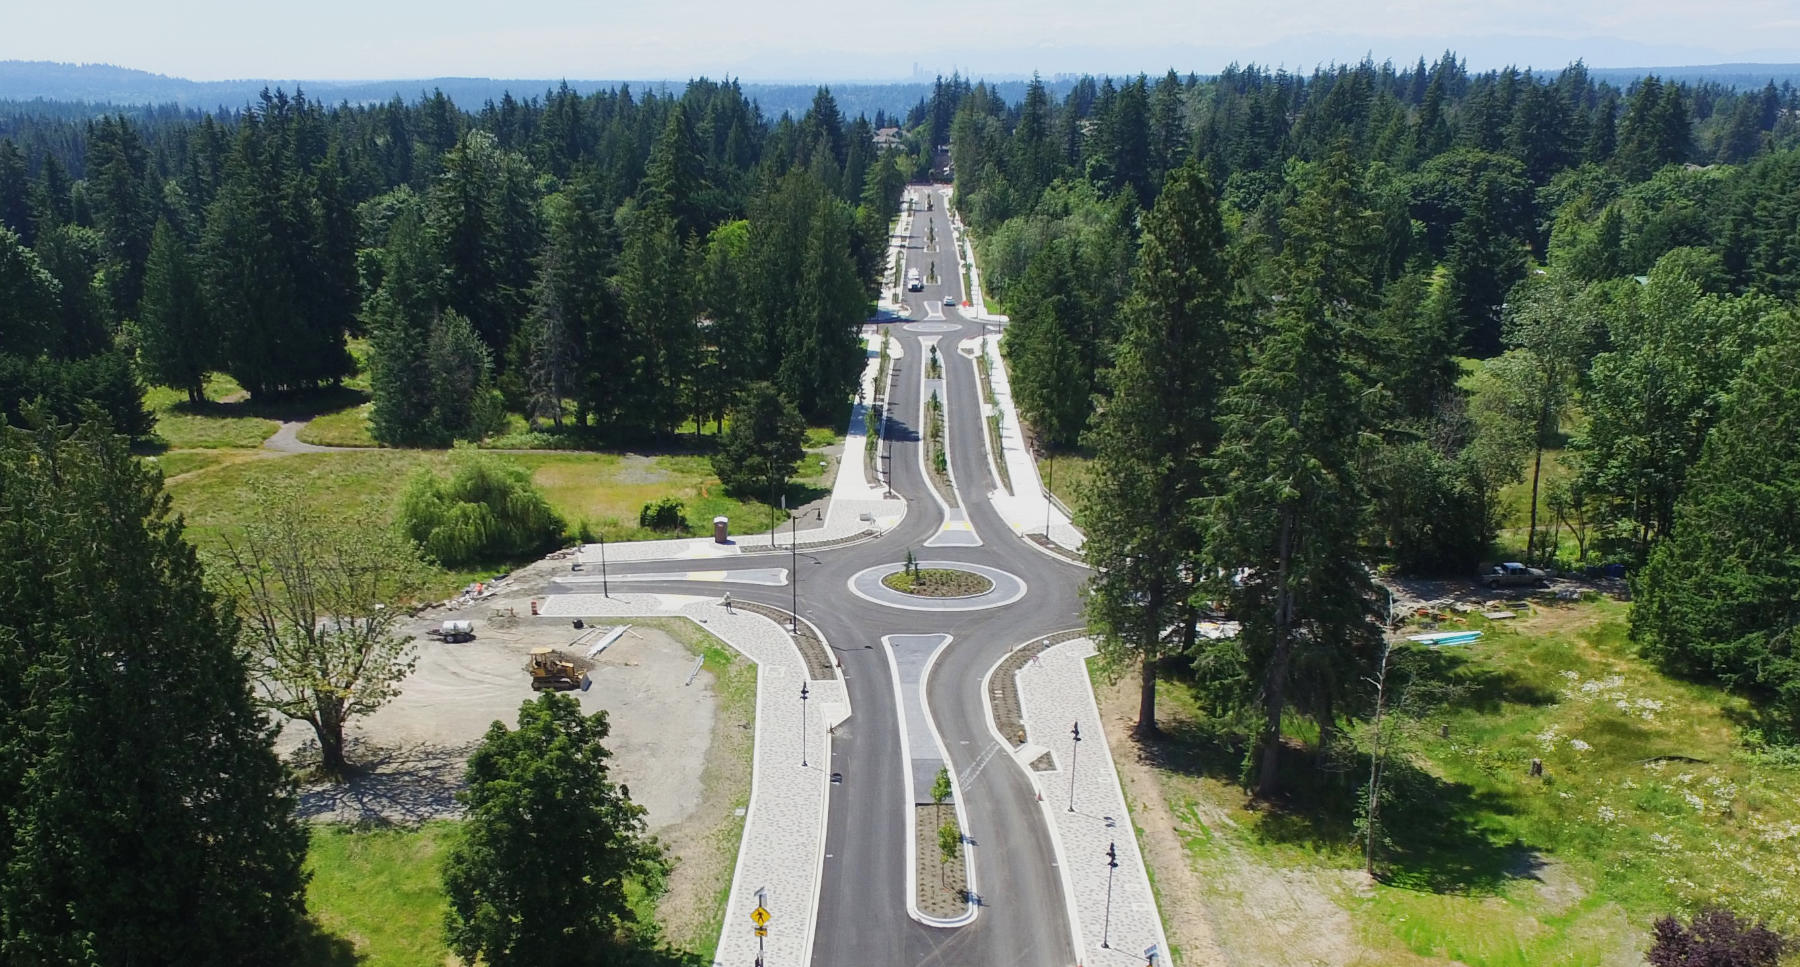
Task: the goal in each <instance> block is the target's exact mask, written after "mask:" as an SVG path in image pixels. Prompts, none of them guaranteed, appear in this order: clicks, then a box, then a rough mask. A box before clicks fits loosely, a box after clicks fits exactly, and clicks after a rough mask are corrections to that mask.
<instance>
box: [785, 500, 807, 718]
mask: <svg viewBox="0 0 1800 967" xmlns="http://www.w3.org/2000/svg"><path fill="white" fill-rule="evenodd" d="M788 560H790V564H788V571H790V574H788V585H790V587H792V589H794V612H792V614H790V616H788V630H790V632H794V634H799V515H797V513H788ZM801 688H803V690H805V688H806V686H805V684H803V686H801Z"/></svg>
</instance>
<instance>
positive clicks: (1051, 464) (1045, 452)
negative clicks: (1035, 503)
mask: <svg viewBox="0 0 1800 967" xmlns="http://www.w3.org/2000/svg"><path fill="white" fill-rule="evenodd" d="M1038 453H1039V454H1041V455H1042V456H1043V458H1044V466H1046V467H1048V468H1050V481H1049V482H1048V483H1046V484H1045V485H1044V540H1047V541H1048V540H1050V491H1052V490H1054V489H1055V488H1056V461H1055V460H1052V459H1050V448H1049V447H1048V446H1045V447H1042V448H1040V449H1039V450H1038ZM1051 543H1055V542H1054V541H1052V542H1051Z"/></svg>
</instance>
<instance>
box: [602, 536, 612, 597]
mask: <svg viewBox="0 0 1800 967" xmlns="http://www.w3.org/2000/svg"><path fill="white" fill-rule="evenodd" d="M600 596H601V597H603V598H610V597H612V588H611V587H609V586H608V585H607V583H606V535H605V534H604V533H603V534H601V535H600Z"/></svg>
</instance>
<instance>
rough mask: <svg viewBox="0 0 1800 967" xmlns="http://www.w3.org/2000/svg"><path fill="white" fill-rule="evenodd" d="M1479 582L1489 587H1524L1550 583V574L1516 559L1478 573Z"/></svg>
mask: <svg viewBox="0 0 1800 967" xmlns="http://www.w3.org/2000/svg"><path fill="white" fill-rule="evenodd" d="M1480 580H1481V583H1482V584H1484V585H1486V586H1487V587H1490V588H1526V587H1534V586H1542V585H1546V584H1549V583H1550V574H1549V572H1547V571H1542V570H1539V569H1538V568H1535V567H1526V566H1525V565H1523V564H1520V563H1518V562H1517V561H1509V562H1507V563H1505V564H1496V565H1494V566H1493V567H1490V568H1487V569H1486V570H1484V571H1482V572H1481V574H1480Z"/></svg>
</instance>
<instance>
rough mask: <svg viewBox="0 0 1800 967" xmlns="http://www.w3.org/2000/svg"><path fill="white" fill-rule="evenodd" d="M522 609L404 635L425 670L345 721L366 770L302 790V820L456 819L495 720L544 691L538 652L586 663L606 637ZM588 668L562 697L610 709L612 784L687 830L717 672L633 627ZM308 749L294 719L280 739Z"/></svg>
mask: <svg viewBox="0 0 1800 967" xmlns="http://www.w3.org/2000/svg"><path fill="white" fill-rule="evenodd" d="M520 603H521V604H524V603H525V602H520ZM518 610H519V611H520V612H521V614H520V616H518V617H511V616H503V617H497V618H489V619H486V620H483V619H482V618H481V617H480V616H479V615H475V614H471V615H459V616H458V617H468V618H472V619H473V620H474V622H475V636H476V637H475V638H474V640H472V641H463V642H443V641H437V640H434V639H432V638H429V637H425V636H424V635H423V632H424V631H425V630H426V629H427V628H429V627H433V626H435V625H436V621H435V620H434V621H421V622H419V623H418V624H417V625H416V626H414V627H413V628H411V629H409V630H413V631H416V632H419V633H420V637H419V638H418V640H417V647H418V664H417V666H416V667H415V668H414V670H413V673H412V675H411V676H410V677H409V678H407V679H406V681H405V682H404V683H403V685H402V687H401V691H400V695H399V696H398V697H397V698H395V699H394V700H393V701H392V702H391V703H389V704H388V705H386V706H384V707H382V708H381V709H379V710H377V711H376V712H374V713H373V714H371V715H368V716H366V717H364V718H361V719H358V720H355V721H353V722H352V723H351V724H350V727H349V730H348V735H347V736H346V738H347V739H348V746H349V748H348V751H349V755H350V759H351V761H352V762H353V763H354V764H355V765H356V766H357V768H358V769H359V774H358V775H356V776H355V777H354V778H352V779H351V781H349V782H348V783H342V784H317V785H310V784H309V785H308V786H306V787H305V788H303V789H302V791H301V801H300V814H301V815H302V817H304V818H308V819H318V820H328V821H340V822H398V823H412V822H420V821H423V820H426V819H434V818H440V817H448V816H456V815H458V814H459V813H460V807H459V806H458V805H457V803H456V799H455V794H456V791H457V790H458V789H459V788H460V787H461V785H462V776H463V770H464V767H465V765H466V764H467V761H468V757H469V753H470V752H471V751H472V750H473V749H474V747H475V746H476V744H478V743H479V742H480V740H481V737H482V736H483V735H484V734H485V733H486V732H487V730H488V728H489V727H490V726H491V725H492V724H493V723H494V722H495V721H500V722H504V723H506V724H507V725H508V726H513V725H515V724H516V723H517V721H518V712H519V705H520V704H521V703H523V702H526V701H529V700H531V699H532V698H534V697H535V696H536V694H537V693H536V692H533V691H532V689H531V677H530V675H528V674H527V673H526V670H525V666H526V659H527V655H529V653H530V652H531V649H533V648H541V647H548V648H554V649H557V650H558V651H562V652H568V653H573V654H575V655H585V654H586V653H587V651H588V649H589V648H591V647H592V646H593V645H595V644H598V643H599V642H601V641H602V640H603V639H604V638H606V637H607V634H608V632H609V630H610V629H607V628H599V629H596V628H593V627H591V626H590V627H589V628H587V629H585V630H577V629H575V628H573V627H572V626H571V623H570V621H569V620H567V619H563V618H547V617H532V616H528V615H526V614H524V613H523V612H524V611H525V610H526V609H524V608H520V609H518ZM440 619H441V616H440ZM591 665H592V668H591V670H590V672H589V679H590V681H589V684H588V686H587V688H585V689H582V690H576V691H571V692H565V693H564V694H567V695H570V696H573V697H574V698H576V699H577V700H578V701H580V703H581V707H582V710H583V711H585V712H589V713H592V712H597V711H601V710H604V711H605V712H606V713H607V720H608V722H609V723H610V725H611V727H612V734H611V736H610V737H609V738H608V739H607V741H606V746H607V748H608V749H609V750H611V752H612V755H613V757H612V760H611V767H612V772H613V779H614V780H615V781H617V782H619V783H622V784H624V785H626V786H628V787H629V788H630V790H631V798H632V799H633V800H634V801H636V802H637V803H639V804H641V805H643V806H644V807H645V809H646V810H647V811H648V815H647V816H646V820H647V821H648V823H649V826H650V828H651V829H653V830H654V829H660V828H664V827H668V826H671V825H674V824H676V823H679V822H681V821H682V820H683V819H685V818H687V817H688V815H689V814H690V813H692V812H693V810H694V808H695V805H696V804H697V803H699V802H700V801H701V794H702V791H703V790H702V786H701V774H702V770H703V768H704V766H705V764H706V759H707V750H708V745H709V743H710V742H711V741H712V736H713V724H714V722H713V720H714V716H715V714H716V704H717V700H716V696H715V694H714V681H713V676H712V675H711V674H710V673H709V672H707V671H705V670H700V669H699V668H698V658H697V655H696V654H695V653H694V652H693V651H691V650H690V649H689V648H688V647H687V646H686V645H684V644H682V643H681V642H679V641H677V640H675V638H673V637H671V636H670V635H669V634H667V633H665V632H663V631H661V630H657V629H655V628H649V627H629V628H628V629H627V630H626V631H625V632H624V633H623V634H621V635H620V636H619V637H618V638H617V639H616V640H615V641H613V642H612V643H611V644H610V645H608V646H607V647H606V649H605V650H604V651H602V652H600V653H599V654H598V655H596V656H594V657H593V658H592V659H591ZM690 676H692V682H691V684H690V683H689V678H690ZM308 747H313V748H314V749H316V742H315V740H314V738H313V734H312V729H311V727H310V726H308V725H307V724H305V723H303V722H288V723H287V724H286V726H285V727H284V728H283V730H282V733H281V736H280V738H279V739H278V740H277V743H276V748H277V751H279V752H280V753H281V754H282V755H284V756H293V757H296V758H297V759H299V760H301V761H304V760H305V759H306V758H307V756H308V752H309V748H308Z"/></svg>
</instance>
